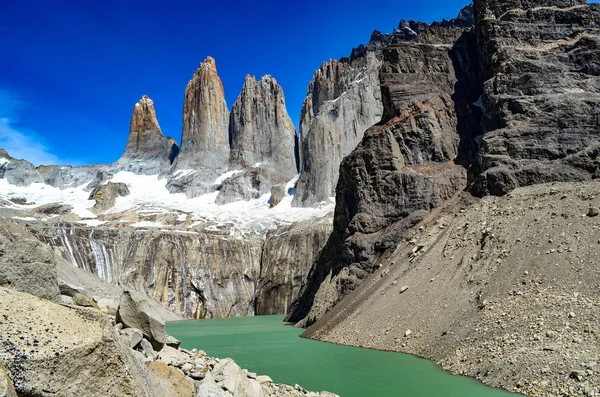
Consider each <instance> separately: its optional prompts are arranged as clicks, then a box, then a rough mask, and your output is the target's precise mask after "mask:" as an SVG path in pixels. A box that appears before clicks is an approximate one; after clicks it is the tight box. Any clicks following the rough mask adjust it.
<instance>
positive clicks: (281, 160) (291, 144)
mask: <svg viewBox="0 0 600 397" xmlns="http://www.w3.org/2000/svg"><path fill="white" fill-rule="evenodd" d="M229 136H230V139H231V154H230V157H229V162H230V166H231V167H232V168H234V169H242V170H243V171H244V172H242V173H241V174H238V175H237V176H235V177H234V178H230V179H228V180H227V181H226V182H225V183H224V184H223V186H221V187H220V193H219V196H218V197H217V200H216V202H217V203H218V204H226V203H230V202H233V201H238V200H249V199H257V198H259V197H261V196H262V195H263V194H266V193H270V192H271V189H272V188H273V187H274V186H276V185H279V188H280V190H281V189H284V186H285V184H286V183H287V182H288V181H289V180H290V179H292V178H294V176H296V174H297V172H298V171H297V167H296V157H295V145H296V130H295V128H294V124H293V123H292V120H291V119H290V117H289V116H288V113H287V110H286V108H285V98H284V95H283V89H282V88H281V87H280V86H279V84H277V81H276V80H275V79H274V78H273V77H272V76H270V75H266V76H264V77H263V78H262V79H260V80H259V81H256V78H255V77H253V76H246V80H245V82H244V87H243V88H242V92H241V93H240V95H239V97H238V98H237V100H236V101H235V104H234V105H233V109H232V111H231V117H230V121H229Z"/></svg>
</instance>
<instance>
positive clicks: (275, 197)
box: [270, 183, 287, 208]
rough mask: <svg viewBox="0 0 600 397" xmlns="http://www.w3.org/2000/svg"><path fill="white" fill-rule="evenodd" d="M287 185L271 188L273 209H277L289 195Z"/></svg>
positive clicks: (281, 184) (282, 184)
mask: <svg viewBox="0 0 600 397" xmlns="http://www.w3.org/2000/svg"><path fill="white" fill-rule="evenodd" d="M286 189H287V183H280V184H278V185H273V186H272V187H271V204H270V205H271V208H273V207H277V205H278V204H279V203H281V200H283V198H284V197H285V195H286V194H287V190H286Z"/></svg>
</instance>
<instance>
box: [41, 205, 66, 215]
mask: <svg viewBox="0 0 600 397" xmlns="http://www.w3.org/2000/svg"><path fill="white" fill-rule="evenodd" d="M71 209H72V207H71V206H70V205H68V204H61V203H50V204H44V205H40V206H39V207H36V208H34V209H33V210H32V211H33V212H35V213H38V214H43V215H66V214H68V213H70V212H71Z"/></svg>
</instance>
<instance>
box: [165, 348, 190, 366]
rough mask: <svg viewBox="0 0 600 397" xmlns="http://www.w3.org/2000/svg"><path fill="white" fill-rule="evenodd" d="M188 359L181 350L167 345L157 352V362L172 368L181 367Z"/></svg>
mask: <svg viewBox="0 0 600 397" xmlns="http://www.w3.org/2000/svg"><path fill="white" fill-rule="evenodd" d="M189 358H190V356H189V355H188V354H187V353H185V352H183V351H182V350H179V349H176V348H174V347H171V346H167V345H165V346H163V348H162V349H161V350H160V351H159V352H158V361H161V362H163V363H165V364H167V365H172V366H174V367H181V366H182V365H183V364H185V362H186V361H187V360H188V359H189Z"/></svg>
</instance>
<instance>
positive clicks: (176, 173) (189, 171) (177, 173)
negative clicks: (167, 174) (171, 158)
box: [173, 170, 196, 179]
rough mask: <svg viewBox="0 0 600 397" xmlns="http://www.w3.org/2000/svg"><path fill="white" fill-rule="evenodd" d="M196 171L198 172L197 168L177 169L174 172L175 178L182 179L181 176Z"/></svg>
mask: <svg viewBox="0 0 600 397" xmlns="http://www.w3.org/2000/svg"><path fill="white" fill-rule="evenodd" d="M194 173H196V170H177V171H176V172H175V173H174V174H173V178H174V179H180V178H183V177H184V176H188V175H192V174H194Z"/></svg>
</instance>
